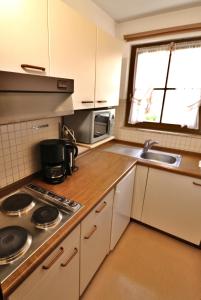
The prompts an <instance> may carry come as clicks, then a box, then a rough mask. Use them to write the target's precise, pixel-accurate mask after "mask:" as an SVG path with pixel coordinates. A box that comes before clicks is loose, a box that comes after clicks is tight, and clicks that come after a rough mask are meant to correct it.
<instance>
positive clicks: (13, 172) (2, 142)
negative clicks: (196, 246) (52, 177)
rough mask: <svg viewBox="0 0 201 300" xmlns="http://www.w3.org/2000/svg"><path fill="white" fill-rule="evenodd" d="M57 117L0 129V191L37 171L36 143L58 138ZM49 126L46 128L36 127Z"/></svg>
mask: <svg viewBox="0 0 201 300" xmlns="http://www.w3.org/2000/svg"><path fill="white" fill-rule="evenodd" d="M60 120H61V119H60V117H57V118H49V119H41V120H34V121H27V122H20V123H16V124H8V125H1V126H0V170H1V172H0V188H2V187H4V186H6V185H8V184H11V183H13V182H15V181H17V180H19V179H22V178H24V177H26V176H29V175H31V174H32V173H34V172H37V171H39V169H40V154H39V142H40V141H42V140H45V139H51V138H59V123H60ZM44 124H48V127H44V128H39V129H37V127H38V126H40V125H44Z"/></svg>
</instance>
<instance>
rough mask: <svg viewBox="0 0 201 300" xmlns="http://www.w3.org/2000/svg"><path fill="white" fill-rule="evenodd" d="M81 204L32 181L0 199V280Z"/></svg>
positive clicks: (26, 257) (37, 247) (40, 244)
mask: <svg viewBox="0 0 201 300" xmlns="http://www.w3.org/2000/svg"><path fill="white" fill-rule="evenodd" d="M81 208H82V205H81V204H79V203H78V202H76V201H73V200H72V199H68V198H66V197H64V196H61V195H57V194H56V193H54V192H52V191H48V190H46V189H44V188H42V187H40V186H38V185H35V184H32V183H30V184H28V185H26V186H24V187H22V188H20V189H19V190H17V191H15V192H14V193H12V194H9V195H7V196H5V197H4V198H2V199H0V284H1V283H3V282H4V280H5V279H6V278H8V277H9V275H10V274H11V273H12V272H13V271H15V270H16V269H17V268H18V267H19V266H20V265H21V264H22V263H23V262H24V261H26V260H27V259H28V258H29V257H30V256H31V255H32V254H33V253H34V252H35V251H37V250H38V249H39V248H40V247H41V246H42V245H43V244H44V243H45V242H46V241H48V240H49V239H50V238H51V237H52V236H53V235H54V234H56V232H57V231H58V230H59V229H60V228H61V227H63V226H64V225H65V224H66V222H68V220H69V219H70V218H72V217H73V216H74V214H75V213H77V212H78V211H79V210H80V209H81Z"/></svg>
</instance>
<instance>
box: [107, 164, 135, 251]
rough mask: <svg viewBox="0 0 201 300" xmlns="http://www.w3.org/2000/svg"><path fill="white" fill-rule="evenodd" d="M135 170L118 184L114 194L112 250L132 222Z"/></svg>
mask: <svg viewBox="0 0 201 300" xmlns="http://www.w3.org/2000/svg"><path fill="white" fill-rule="evenodd" d="M134 176H135V168H133V169H132V170H131V171H130V172H129V173H128V174H127V175H126V176H124V178H123V179H122V180H121V181H120V182H119V183H118V184H117V186H116V188H115V194H114V205H113V217H112V232H111V244H110V249H111V250H112V249H113V248H114V247H115V245H116V244H117V242H118V240H119V239H120V237H121V235H122V233H123V232H124V231H125V229H126V227H127V225H128V224H129V222H130V216H131V206H132V199H133V186H134Z"/></svg>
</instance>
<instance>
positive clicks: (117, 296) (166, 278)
mask: <svg viewBox="0 0 201 300" xmlns="http://www.w3.org/2000/svg"><path fill="white" fill-rule="evenodd" d="M81 299H82V300H201V251H200V250H199V249H196V248H194V247H191V246H189V245H187V244H185V243H182V242H179V241H177V240H175V239H173V238H171V237H168V236H166V235H164V234H161V233H158V232H156V231H154V230H151V229H148V228H146V227H144V226H142V225H139V224H136V223H131V224H130V225H129V226H128V229H127V230H126V232H125V233H124V235H123V236H122V238H121V240H120V242H119V243H118V244H117V246H116V248H115V249H114V251H113V252H112V253H111V254H110V255H109V256H108V257H107V258H106V259H105V261H104V263H103V264H102V266H101V268H100V270H99V271H98V272H97V273H96V276H95V277H94V279H93V280H92V282H91V284H90V285H89V287H88V289H87V290H86V291H85V293H84V295H83V296H82V298H81Z"/></svg>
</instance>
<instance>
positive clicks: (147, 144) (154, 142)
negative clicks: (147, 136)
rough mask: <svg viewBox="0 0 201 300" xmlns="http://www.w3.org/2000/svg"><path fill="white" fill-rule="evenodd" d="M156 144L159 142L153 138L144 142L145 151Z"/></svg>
mask: <svg viewBox="0 0 201 300" xmlns="http://www.w3.org/2000/svg"><path fill="white" fill-rule="evenodd" d="M155 144H158V142H156V141H153V140H146V141H145V142H144V147H143V152H147V151H148V150H149V149H151V147H152V146H153V145H155Z"/></svg>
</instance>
